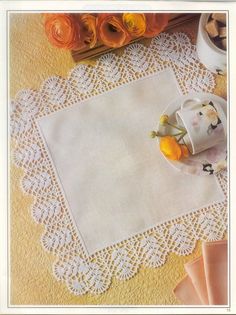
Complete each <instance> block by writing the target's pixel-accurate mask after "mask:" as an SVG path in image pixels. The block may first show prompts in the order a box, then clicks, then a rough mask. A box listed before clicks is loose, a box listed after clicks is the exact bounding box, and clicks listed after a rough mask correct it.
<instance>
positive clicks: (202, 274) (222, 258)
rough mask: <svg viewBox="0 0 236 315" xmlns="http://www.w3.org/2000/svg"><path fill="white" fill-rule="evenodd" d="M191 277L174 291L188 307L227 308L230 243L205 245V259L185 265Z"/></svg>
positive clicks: (203, 252) (220, 242)
mask: <svg viewBox="0 0 236 315" xmlns="http://www.w3.org/2000/svg"><path fill="white" fill-rule="evenodd" d="M184 267H185V270H186V272H187V276H186V277H185V278H184V279H183V280H181V281H180V282H179V283H178V284H177V286H176V287H175V289H174V294H175V296H176V297H177V298H178V299H179V300H180V301H181V302H182V303H183V304H184V305H208V304H210V305H227V303H228V289H227V288H228V282H227V279H228V259H227V240H223V241H215V242H203V243H202V256H201V257H199V258H197V259H195V260H193V261H191V262H188V263H187V264H185V265H184Z"/></svg>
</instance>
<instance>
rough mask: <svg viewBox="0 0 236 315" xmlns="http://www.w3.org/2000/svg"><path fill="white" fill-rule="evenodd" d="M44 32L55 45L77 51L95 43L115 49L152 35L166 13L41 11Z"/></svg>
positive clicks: (164, 20) (162, 24)
mask: <svg viewBox="0 0 236 315" xmlns="http://www.w3.org/2000/svg"><path fill="white" fill-rule="evenodd" d="M43 18H44V27H45V32H46V35H47V37H48V40H49V41H50V43H51V44H52V45H54V46H56V47H58V48H64V49H69V50H80V49H83V48H86V47H87V48H93V47H94V46H95V45H96V44H97V43H98V42H100V43H102V44H104V45H105V46H107V47H112V48H118V47H121V46H123V45H126V44H128V43H129V42H130V41H131V40H133V39H135V38H138V37H140V36H143V37H147V38H149V37H153V36H156V35H158V34H159V33H160V32H161V31H163V30H164V28H165V27H166V25H167V24H168V19H169V14H166V13H145V14H144V13H101V14H99V13H98V14H93V13H85V14H82V13H45V14H43Z"/></svg>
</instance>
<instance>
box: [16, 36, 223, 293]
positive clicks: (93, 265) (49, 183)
mask: <svg viewBox="0 0 236 315" xmlns="http://www.w3.org/2000/svg"><path fill="white" fill-rule="evenodd" d="M167 68H171V69H172V70H173V71H174V73H175V76H176V78H177V80H178V83H179V85H180V88H181V90H182V93H183V94H186V93H188V92H190V91H204V92H211V91H212V90H213V88H214V85H215V81H214V76H213V74H212V73H210V72H209V71H208V70H206V69H205V68H204V67H203V66H202V65H201V64H200V62H199V61H198V58H197V55H196V48H195V46H194V45H192V44H191V42H190V40H189V38H188V36H187V35H185V34H183V33H175V34H171V35H170V34H167V33H162V34H160V35H159V36H157V37H155V38H153V39H152V41H151V44H150V46H149V47H145V46H144V45H142V44H140V43H134V44H131V45H129V46H127V47H126V48H125V51H124V53H123V55H122V56H117V55H116V54H114V53H108V54H105V55H103V56H101V57H100V58H99V59H98V60H97V62H96V65H95V66H90V65H84V64H83V65H78V66H76V67H75V68H74V69H73V70H72V71H71V72H70V73H69V76H68V78H67V79H64V78H60V77H56V76H54V77H51V78H49V79H47V80H46V81H45V82H44V83H43V84H42V86H41V89H40V90H39V91H32V90H23V91H20V92H19V93H18V94H17V96H16V98H15V100H13V101H12V102H11V135H12V138H13V139H14V144H15V150H14V152H13V154H12V157H13V161H14V162H15V164H16V165H17V166H18V167H21V168H23V169H24V171H25V175H24V177H23V178H22V181H21V186H22V189H23V191H24V192H26V193H28V194H31V195H33V196H34V197H35V199H34V204H33V206H32V216H33V218H34V220H35V222H37V223H40V224H43V225H44V227H45V231H44V233H43V235H42V238H41V242H42V245H43V247H44V248H45V250H47V251H48V252H52V253H54V254H55V255H56V256H57V259H56V261H55V263H54V266H53V272H54V275H55V277H56V278H57V279H58V280H60V281H64V282H65V283H66V284H67V286H68V288H69V290H70V291H71V292H72V293H73V294H75V295H81V294H85V293H87V292H90V293H92V294H98V293H102V292H104V291H105V290H107V289H108V287H109V285H110V284H111V281H112V277H116V278H117V279H120V280H127V279H130V278H131V277H133V276H134V275H135V274H136V273H137V272H138V269H139V267H140V265H144V266H147V267H159V266H161V265H163V264H164V263H165V261H166V257H167V254H168V253H169V252H174V253H176V254H178V255H188V254H190V253H191V252H192V251H193V249H194V247H195V245H196V242H197V240H217V239H221V238H222V237H223V235H224V232H225V231H226V229H227V200H225V201H224V202H218V203H215V204H213V205H211V206H208V207H205V208H202V209H199V210H197V211H194V212H191V213H188V214H185V215H182V216H180V217H177V218H174V219H171V220H169V221H167V222H164V223H159V224H157V225H156V226H155V227H152V228H150V229H149V230H147V231H145V232H143V233H141V234H138V235H136V236H134V237H131V238H130V239H127V240H125V241H122V242H120V243H118V244H115V245H112V246H110V247H108V248H105V249H103V250H101V251H99V252H96V253H95V254H93V255H91V256H88V255H87V254H86V251H85V250H84V246H83V243H82V242H81V240H80V236H79V234H78V231H77V229H76V227H75V225H74V223H73V220H72V218H71V214H70V211H69V209H68V208H67V203H66V200H65V196H64V195H63V192H62V191H61V188H60V184H59V181H58V178H57V175H56V173H55V171H54V167H53V164H52V161H51V159H50V157H49V154H48V152H47V149H46V147H45V145H44V142H43V139H42V138H41V135H40V132H39V130H38V127H37V122H36V121H37V119H38V118H39V117H42V116H45V115H48V114H49V113H52V112H55V111H57V110H59V109H63V108H66V107H68V106H71V105H73V104H75V103H78V101H80V100H85V99H88V98H90V97H92V96H94V95H98V94H101V93H104V92H107V91H109V90H111V89H113V88H115V87H118V86H120V85H123V84H128V83H130V82H132V81H134V80H138V79H140V78H143V77H147V76H149V75H150V74H154V73H158V72H159V71H161V70H164V69H167ZM217 178H218V181H219V184H220V185H221V187H222V189H223V191H224V194H225V197H226V199H227V176H226V172H221V173H218V174H217Z"/></svg>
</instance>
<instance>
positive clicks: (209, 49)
mask: <svg viewBox="0 0 236 315" xmlns="http://www.w3.org/2000/svg"><path fill="white" fill-rule="evenodd" d="M210 15H211V14H210V13H203V14H201V17H200V21H199V27H198V36H197V54H198V57H199V59H200V61H201V62H202V63H203V64H204V65H205V67H206V68H207V69H209V70H210V71H212V72H214V73H217V74H224V73H226V70H227V61H226V51H225V50H223V49H220V48H219V47H217V46H216V45H215V44H214V43H213V42H212V40H211V39H210V37H209V35H208V34H207V32H206V30H205V26H206V24H207V21H208V19H209V17H210Z"/></svg>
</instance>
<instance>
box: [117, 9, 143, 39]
mask: <svg viewBox="0 0 236 315" xmlns="http://www.w3.org/2000/svg"><path fill="white" fill-rule="evenodd" d="M122 20H123V24H124V26H125V27H126V29H127V30H128V32H129V33H130V35H131V36H133V37H139V36H142V35H143V34H144V32H145V30H146V18H145V15H144V14H139V13H124V14H123V16H122Z"/></svg>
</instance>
